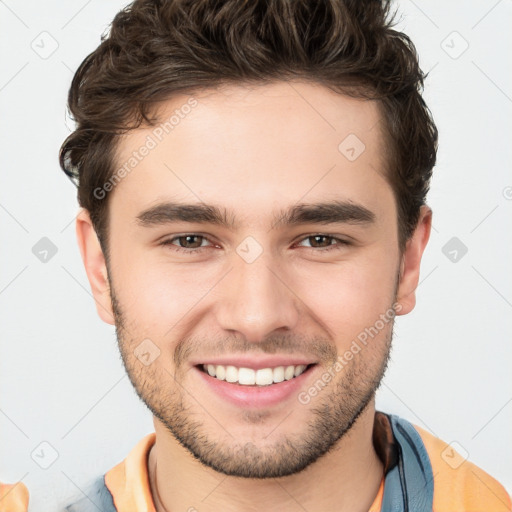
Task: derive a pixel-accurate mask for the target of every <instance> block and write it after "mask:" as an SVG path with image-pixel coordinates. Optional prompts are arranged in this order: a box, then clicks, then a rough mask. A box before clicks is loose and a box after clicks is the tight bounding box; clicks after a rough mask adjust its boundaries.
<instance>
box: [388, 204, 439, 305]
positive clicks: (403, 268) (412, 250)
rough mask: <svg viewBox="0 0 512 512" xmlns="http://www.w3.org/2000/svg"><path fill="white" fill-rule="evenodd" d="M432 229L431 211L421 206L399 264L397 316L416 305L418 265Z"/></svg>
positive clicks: (425, 206)
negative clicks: (398, 307) (398, 306)
mask: <svg viewBox="0 0 512 512" xmlns="http://www.w3.org/2000/svg"><path fill="white" fill-rule="evenodd" d="M431 228H432V210H431V209H430V208H429V207H428V206H427V205H423V206H422V207H421V209H420V216H419V219H418V224H417V225H416V229H415V230H414V233H413V234H412V236H411V238H410V239H409V240H408V241H407V244H406V247H405V250H404V253H403V255H402V260H401V262H400V281H399V285H398V291H397V299H396V301H397V302H398V303H399V304H400V306H401V307H400V310H399V312H397V315H406V314H407V313H410V312H411V311H412V310H413V309H414V306H415V305H416V288H417V287H418V282H419V277H420V264H421V258H422V256H423V251H424V250H425V247H426V246H427V243H428V240H429V238H430V231H431Z"/></svg>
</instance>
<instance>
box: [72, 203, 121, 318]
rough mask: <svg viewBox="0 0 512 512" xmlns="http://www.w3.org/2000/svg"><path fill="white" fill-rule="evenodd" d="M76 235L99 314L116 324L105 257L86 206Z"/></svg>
mask: <svg viewBox="0 0 512 512" xmlns="http://www.w3.org/2000/svg"><path fill="white" fill-rule="evenodd" d="M76 237H77V241H78V246H79V248H80V254H81V255H82V261H83V263H84V267H85V272H86V274H87V279H88V280H89V284H90V286H91V291H92V294H93V297H94V300H95V302H96V310H97V311H98V315H99V316H100V318H101V319H102V320H103V321H104V322H106V323H107V324H111V325H114V324H115V322H114V315H113V312H112V301H111V296H110V287H109V282H108V274H107V265H106V263H105V257H104V255H103V251H102V250H101V245H100V242H99V240H98V237H97V235H96V231H95V230H94V227H93V225H92V221H91V218H90V216H89V212H88V211H87V210H85V209H84V208H82V209H81V210H80V212H79V213H78V215H77V217H76Z"/></svg>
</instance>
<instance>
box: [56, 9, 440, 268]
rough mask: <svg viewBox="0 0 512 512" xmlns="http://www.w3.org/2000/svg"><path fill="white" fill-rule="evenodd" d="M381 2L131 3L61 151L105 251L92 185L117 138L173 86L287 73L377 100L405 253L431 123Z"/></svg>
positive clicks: (78, 89) (403, 43) (83, 80)
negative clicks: (74, 126)
mask: <svg viewBox="0 0 512 512" xmlns="http://www.w3.org/2000/svg"><path fill="white" fill-rule="evenodd" d="M389 8H390V2H389V1H380V0H217V1H214V0H136V1H134V2H133V3H131V4H130V5H128V6H127V7H126V8H125V9H123V10H121V11H120V12H119V13H118V14H117V15H116V16H115V18H114V20H113V22H112V24H111V27H110V33H109V34H108V37H107V36H105V35H104V36H102V38H101V39H102V42H101V44H100V45H99V47H98V48H97V49H96V50H95V51H94V52H92V53H91V54H90V55H89V56H88V57H87V58H86V59H85V60H84V61H83V62H82V64H81V65H80V67H79V68H78V70H77V72H76V73H75V76H74V78H73V81H72V84H71V88H70V90H69V97H68V108H69V111H70V113H71V116H72V117H73V119H74V120H75V122H76V130H75V131H74V132H73V133H71V134H70V135H69V137H68V138H67V139H66V140H65V141H64V143H63V145H62V147H61V151H60V165H61V167H62V169H63V170H64V172H65V173H66V174H67V175H68V176H69V177H71V178H72V179H73V180H74V181H75V183H76V184H77V186H78V201H79V204H80V205H81V206H83V207H84V208H86V209H87V210H88V211H89V213H90V216H91V220H92V223H93V225H94V228H95V230H96V233H97V234H98V238H99V240H100V243H101V245H102V249H103V252H104V253H105V254H106V256H107V258H108V230H107V225H108V218H107V217H108V215H107V213H108V209H107V198H101V199H99V198H98V197H96V195H95V194H94V190H97V189H98V187H102V186H103V184H105V183H106V182H108V181H109V179H110V178H111V177H112V175H113V172H114V167H115V165H116V163H115V161H114V160H115V149H116V142H117V140H118V138H119V137H118V136H119V135H120V134H123V133H126V131H128V130H130V129H133V128H137V127H139V126H140V125H141V124H142V123H143V122H144V123H147V124H148V125H149V126H153V125H154V124H155V123H156V119H155V118H154V117H151V113H152V111H153V108H154V107H155V105H157V104H158V103H159V102H162V101H164V100H167V99H170V98H171V97H172V96H173V95H174V94H177V93H189V94H192V93H194V92H197V91H200V90H206V89H212V88H215V87H217V86H220V85H223V84H227V83H235V84H236V83H253V84H259V83H261V84H264V83H268V82H270V81H276V80H292V79H302V80H308V81H311V82H314V83H319V84H321V85H324V86H326V87H328V88H330V89H331V90H334V91H336V92H339V93H341V94H347V95H350V96H352V97H358V98H363V99H370V100H377V101H378V102H379V106H380V107H381V112H382V116H383V121H384V123H383V124H384V129H383V133H384V134H385V139H386V140H385V144H386V147H387V155H386V157H387V168H388V169H387V172H386V176H387V179H388V181H389V183H390V185H391V186H392V188H393V191H394V194H395V198H396V202H397V209H398V233H399V244H400V248H401V249H402V250H403V248H404V247H405V243H406V241H407V240H408V239H409V238H410V236H411V234H412V232H413V231H414V228H415V227H416V224H417V222H418V218H419V211H420V206H421V205H422V204H424V203H425V200H426V194H427V192H428V189H429V183H430V178H431V175H432V169H433V167H434V165H435V160H436V152H437V128H436V126H435V124H434V121H433V119H432V116H431V113H430V111H429V109H428V108H427V106H426V104H425V102H424V100H423V98H422V96H421V92H422V89H423V82H424V78H425V76H426V75H424V74H423V73H422V71H421V69H420V67H419V63H418V57H417V53H416V49H415V47H414V45H413V43H412V42H411V40H410V39H409V37H408V36H407V35H405V34H403V33H401V32H398V31H395V30H394V29H393V28H392V27H393V22H394V16H392V17H391V19H389V18H390V17H389Z"/></svg>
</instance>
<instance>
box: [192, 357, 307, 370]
mask: <svg viewBox="0 0 512 512" xmlns="http://www.w3.org/2000/svg"><path fill="white" fill-rule="evenodd" d="M192 364H193V365H194V366H198V365H203V364H205V365H208V364H213V365H218V364H219V365H222V366H236V367H237V368H252V369H253V370H260V369H262V368H275V367H277V366H298V365H300V364H303V365H306V366H307V365H310V364H316V361H312V360H311V359H310V358H306V357H301V356H285V355H282V356H276V355H273V356H266V357H254V356H252V357H250V356H224V357H212V358H205V359H203V360H201V361H195V362H193V363H192Z"/></svg>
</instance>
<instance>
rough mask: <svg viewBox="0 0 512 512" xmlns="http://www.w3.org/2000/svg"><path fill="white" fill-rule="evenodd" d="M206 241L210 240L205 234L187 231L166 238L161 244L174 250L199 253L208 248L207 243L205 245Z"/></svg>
mask: <svg viewBox="0 0 512 512" xmlns="http://www.w3.org/2000/svg"><path fill="white" fill-rule="evenodd" d="M204 241H208V239H207V238H206V237H205V236H203V235H198V234H196V233H186V234H184V235H179V236H175V237H173V238H169V239H167V240H164V241H163V242H161V245H165V246H168V247H170V248H171V249H172V250H173V251H177V252H183V253H188V254H197V253H199V252H202V251H203V250H205V249H208V246H207V245H203V242H204Z"/></svg>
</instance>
